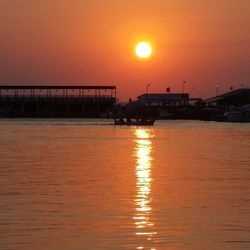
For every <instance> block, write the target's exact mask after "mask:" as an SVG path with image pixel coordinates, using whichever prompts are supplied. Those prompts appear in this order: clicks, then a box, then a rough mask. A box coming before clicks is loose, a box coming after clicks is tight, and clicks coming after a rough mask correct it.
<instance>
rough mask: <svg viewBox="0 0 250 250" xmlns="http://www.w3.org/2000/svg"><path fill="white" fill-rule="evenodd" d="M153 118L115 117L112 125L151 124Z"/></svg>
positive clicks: (152, 123)
mask: <svg viewBox="0 0 250 250" xmlns="http://www.w3.org/2000/svg"><path fill="white" fill-rule="evenodd" d="M154 122H155V120H154V119H147V118H137V119H128V118H127V119H124V118H115V119H114V125H127V126H153V125H154Z"/></svg>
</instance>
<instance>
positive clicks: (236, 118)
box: [223, 104, 250, 122]
mask: <svg viewBox="0 0 250 250" xmlns="http://www.w3.org/2000/svg"><path fill="white" fill-rule="evenodd" d="M223 117H224V118H225V119H224V120H225V121H228V122H250V104H247V105H244V106H242V107H230V108H229V110H227V111H226V112H225V113H224V115H223Z"/></svg>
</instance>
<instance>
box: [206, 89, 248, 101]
mask: <svg viewBox="0 0 250 250" xmlns="http://www.w3.org/2000/svg"><path fill="white" fill-rule="evenodd" d="M246 92H250V88H242V89H235V90H233V91H230V92H227V93H225V94H222V95H218V96H215V97H211V98H208V99H206V100H204V102H206V103H212V102H219V101H222V100H224V99H227V98H231V97H236V96H238V95H240V94H243V93H246Z"/></svg>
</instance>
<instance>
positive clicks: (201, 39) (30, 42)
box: [0, 0, 250, 100]
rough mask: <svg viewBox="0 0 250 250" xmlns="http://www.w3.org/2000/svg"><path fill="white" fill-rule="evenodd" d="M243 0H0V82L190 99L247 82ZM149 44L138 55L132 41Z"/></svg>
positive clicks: (248, 36)
mask: <svg viewBox="0 0 250 250" xmlns="http://www.w3.org/2000/svg"><path fill="white" fill-rule="evenodd" d="M249 11H250V2H249V1H248V0H238V1H236V0H219V1H215V0H210V1H207V0H199V1H198V0H193V1H191V0H189V1H186V0H176V1H174V2H172V1H165V0H155V1H145V0H144V1H142V0H137V1H121V0H116V1H112V0H103V1H97V0H91V1H90V0H83V1H80V0H72V1H66V0H61V1H56V0H53V1H48V0H43V1H39V0H38V1H31V0H11V1H10V0H1V1H0V34H1V39H0V55H1V57H0V65H1V67H0V84H4V83H19V84H20V83H24V84H72V85H76V84H83V85H85V84H86V85H92V84H95V85H116V86H117V88H118V97H119V99H120V100H127V99H128V98H129V97H132V98H135V97H136V96H138V95H139V94H141V93H144V92H145V90H146V86H147V84H148V83H150V88H149V91H150V92H165V90H166V88H167V87H170V88H171V91H172V92H181V91H182V83H183V81H186V84H185V91H186V92H189V93H191V95H192V96H195V97H200V96H201V97H209V96H212V95H214V94H215V86H216V85H218V86H219V92H220V93H223V92H226V91H228V90H229V89H230V87H231V86H233V87H234V88H238V87H242V86H245V87H249V86H250V74H249V68H250V60H249V58H250V46H249V44H250V32H249V25H250V16H249ZM140 41H147V42H149V43H150V44H151V45H152V47H153V54H152V56H151V57H150V59H149V60H145V61H142V60H139V59H138V58H137V57H136V55H135V52H134V48H135V46H136V44H137V43H138V42H140Z"/></svg>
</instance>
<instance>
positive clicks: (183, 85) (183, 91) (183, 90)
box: [182, 81, 186, 93]
mask: <svg viewBox="0 0 250 250" xmlns="http://www.w3.org/2000/svg"><path fill="white" fill-rule="evenodd" d="M185 84H186V81H184V82H183V83H182V93H185Z"/></svg>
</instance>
